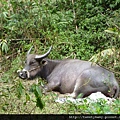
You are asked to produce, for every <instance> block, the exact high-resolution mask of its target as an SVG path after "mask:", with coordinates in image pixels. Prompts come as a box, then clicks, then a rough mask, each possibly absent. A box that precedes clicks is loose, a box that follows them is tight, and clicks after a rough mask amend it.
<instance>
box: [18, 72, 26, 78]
mask: <svg viewBox="0 0 120 120" xmlns="http://www.w3.org/2000/svg"><path fill="white" fill-rule="evenodd" d="M19 77H20V78H22V79H26V78H27V74H26V72H24V71H21V72H19Z"/></svg>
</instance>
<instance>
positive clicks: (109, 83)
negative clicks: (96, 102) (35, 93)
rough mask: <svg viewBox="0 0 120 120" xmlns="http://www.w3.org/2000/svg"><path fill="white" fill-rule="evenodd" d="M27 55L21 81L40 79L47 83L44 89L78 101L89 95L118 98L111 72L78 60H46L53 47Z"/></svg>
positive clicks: (117, 87) (116, 85) (117, 88)
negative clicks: (67, 95)
mask: <svg viewBox="0 0 120 120" xmlns="http://www.w3.org/2000/svg"><path fill="white" fill-rule="evenodd" d="M31 49H32V48H30V49H29V51H28V52H27V59H26V62H25V68H24V69H23V70H22V71H19V77H20V78H22V79H34V78H35V77H37V76H39V77H41V78H43V79H46V80H47V83H48V84H47V85H46V86H45V88H44V90H45V91H46V92H49V91H58V92H60V93H61V94H66V93H69V96H71V97H73V98H77V96H78V95H79V94H80V93H81V94H82V96H81V97H87V96H89V95H90V94H91V93H95V92H101V93H103V94H104V95H106V96H109V97H114V98H116V97H118V94H119V85H118V83H117V81H116V79H115V76H114V74H113V73H112V72H110V71H108V70H107V69H105V68H103V67H101V66H99V65H97V64H95V63H92V62H89V61H83V60H78V59H65V60H51V59H48V58H46V57H47V56H48V55H49V53H50V51H51V49H52V47H50V49H49V50H48V51H47V52H46V53H45V54H43V55H37V54H30V51H31Z"/></svg>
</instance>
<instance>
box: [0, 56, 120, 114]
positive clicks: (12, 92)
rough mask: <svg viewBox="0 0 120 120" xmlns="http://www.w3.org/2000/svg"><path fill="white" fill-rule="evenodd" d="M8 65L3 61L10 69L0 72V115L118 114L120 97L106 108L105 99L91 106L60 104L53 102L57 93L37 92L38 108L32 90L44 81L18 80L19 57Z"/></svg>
mask: <svg viewBox="0 0 120 120" xmlns="http://www.w3.org/2000/svg"><path fill="white" fill-rule="evenodd" d="M9 64H10V62H5V66H7V67H8V66H9V68H7V69H5V70H1V71H0V75H1V78H0V114H8V113H9V114H120V98H118V99H117V100H116V101H114V103H113V104H109V105H108V104H107V103H106V102H105V101H104V100H101V101H100V102H96V103H91V104H87V103H86V102H85V101H84V104H81V105H76V104H73V103H71V102H68V103H64V104H61V103H56V102H55V100H56V99H57V98H58V96H59V93H56V92H49V93H48V94H46V95H44V94H41V93H40V94H41V96H40V98H41V101H42V103H43V105H44V107H43V109H40V108H39V107H37V106H36V97H35V94H34V92H33V91H32V90H31V88H32V86H33V85H36V86H37V85H38V84H41V83H42V84H45V82H44V81H42V80H41V79H38V78H37V79H35V80H32V81H24V80H21V79H20V78H19V77H18V75H17V74H16V71H17V70H18V68H19V66H20V64H21V61H20V58H19V57H17V58H16V59H15V60H13V62H11V65H9ZM5 66H4V67H5Z"/></svg>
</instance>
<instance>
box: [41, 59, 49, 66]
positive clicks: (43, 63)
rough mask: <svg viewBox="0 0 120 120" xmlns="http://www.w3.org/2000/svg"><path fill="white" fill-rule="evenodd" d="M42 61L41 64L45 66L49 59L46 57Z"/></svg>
mask: <svg viewBox="0 0 120 120" xmlns="http://www.w3.org/2000/svg"><path fill="white" fill-rule="evenodd" d="M40 63H41V65H43V66H44V65H47V63H48V61H47V60H45V59H43V60H42V61H41V62H40Z"/></svg>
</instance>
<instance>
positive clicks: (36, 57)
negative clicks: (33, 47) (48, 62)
mask: <svg viewBox="0 0 120 120" xmlns="http://www.w3.org/2000/svg"><path fill="white" fill-rule="evenodd" d="M51 49H52V46H51V47H50V48H49V50H48V51H47V52H46V53H45V54H43V55H36V56H35V59H43V58H45V57H47V56H48V55H49V53H50V51H51Z"/></svg>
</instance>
